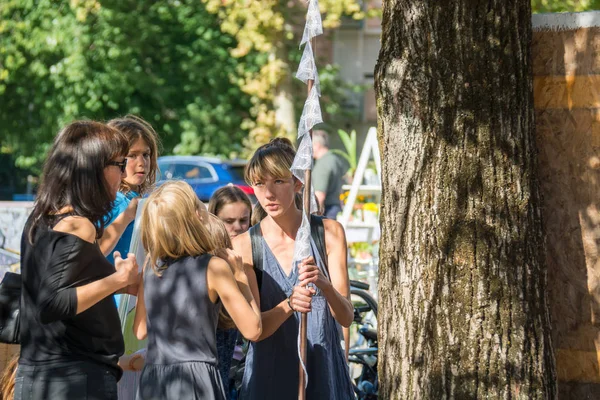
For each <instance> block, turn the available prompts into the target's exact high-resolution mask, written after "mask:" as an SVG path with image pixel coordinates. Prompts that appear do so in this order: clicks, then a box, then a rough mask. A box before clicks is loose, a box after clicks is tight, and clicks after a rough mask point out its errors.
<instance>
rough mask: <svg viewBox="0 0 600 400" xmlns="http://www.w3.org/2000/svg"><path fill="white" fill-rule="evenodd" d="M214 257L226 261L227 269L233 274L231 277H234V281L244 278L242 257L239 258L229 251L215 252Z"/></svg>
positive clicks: (220, 250)
mask: <svg viewBox="0 0 600 400" xmlns="http://www.w3.org/2000/svg"><path fill="white" fill-rule="evenodd" d="M215 255H217V256H218V257H221V258H222V259H224V260H225V261H227V263H228V264H229V268H231V272H233V276H234V277H236V279H237V278H238V277H241V276H244V277H245V276H246V271H245V270H244V262H243V261H242V257H240V256H239V255H238V254H237V253H236V252H235V251H233V250H231V249H219V250H217V251H216V252H215Z"/></svg>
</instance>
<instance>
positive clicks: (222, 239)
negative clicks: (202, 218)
mask: <svg viewBox="0 0 600 400" xmlns="http://www.w3.org/2000/svg"><path fill="white" fill-rule="evenodd" d="M208 231H209V232H210V236H211V237H212V238H213V240H214V243H215V249H214V250H213V251H211V252H210V253H211V254H212V255H215V256H219V254H218V253H219V250H224V249H233V245H232V244H231V238H230V237H229V233H227V228H225V224H224V223H223V221H221V219H220V218H219V217H217V216H216V215H214V214H208ZM217 326H218V327H219V329H232V328H235V322H233V319H231V317H230V316H229V314H228V313H227V310H225V308H223V307H221V310H220V311H219V323H218V324H217Z"/></svg>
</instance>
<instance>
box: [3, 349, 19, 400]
mask: <svg viewBox="0 0 600 400" xmlns="http://www.w3.org/2000/svg"><path fill="white" fill-rule="evenodd" d="M18 363H19V355H18V354H16V355H14V356H13V358H12V359H11V360H10V361H9V363H8V364H6V366H5V367H4V372H3V373H2V378H0V395H2V397H0V398H1V399H2V400H12V399H13V397H14V396H15V377H16V376H17V365H18Z"/></svg>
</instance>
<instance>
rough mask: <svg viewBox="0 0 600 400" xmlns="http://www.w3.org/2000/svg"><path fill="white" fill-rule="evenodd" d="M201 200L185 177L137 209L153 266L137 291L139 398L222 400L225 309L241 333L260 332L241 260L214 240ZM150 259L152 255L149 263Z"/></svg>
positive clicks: (252, 335) (252, 337)
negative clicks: (143, 347) (143, 348)
mask: <svg viewBox="0 0 600 400" xmlns="http://www.w3.org/2000/svg"><path fill="white" fill-rule="evenodd" d="M202 215H203V214H202V212H201V205H200V201H199V200H198V198H197V196H196V194H195V193H194V191H193V190H192V188H191V187H190V186H189V185H188V184H187V183H185V182H179V181H174V182H169V183H166V184H164V185H162V186H161V187H159V188H158V189H157V190H156V191H155V192H154V193H153V194H152V195H151V196H150V197H149V198H148V200H147V201H146V204H145V206H144V210H143V211H142V220H141V224H142V243H143V245H144V249H145V250H146V252H147V253H148V260H150V261H149V264H150V266H151V268H145V270H144V278H143V285H142V286H141V287H140V288H139V291H138V303H137V308H136V315H135V320H134V327H133V329H134V333H135V335H136V336H137V338H138V339H143V338H145V337H146V336H147V337H148V353H147V355H146V363H145V366H144V369H143V370H142V375H141V378H140V385H139V389H138V398H140V399H161V400H163V399H208V400H211V399H217V400H225V392H224V388H223V383H222V380H221V377H220V374H219V370H218V365H217V349H216V329H217V322H218V315H219V310H220V309H221V306H222V305H223V306H225V308H226V309H227V311H228V313H229V315H230V316H231V318H232V319H233V322H234V323H235V324H236V326H237V327H238V329H239V330H240V332H241V333H242V335H244V336H245V337H246V338H247V339H249V340H256V339H258V337H259V336H260V334H261V332H262V325H261V319H260V311H259V308H258V305H257V303H256V301H255V300H254V298H253V296H252V293H251V292H250V289H249V287H248V279H247V277H246V274H245V272H244V269H243V266H242V262H241V259H240V258H239V257H237V256H235V254H234V253H233V252H232V251H231V250H227V251H223V252H221V253H219V255H220V256H222V257H224V258H226V259H227V261H225V260H223V259H222V258H219V257H214V256H212V255H211V254H208V253H209V252H210V251H213V250H215V242H214V240H213V239H212V237H211V235H210V234H209V233H208V231H207V229H206V227H205V224H206V223H208V218H207V217H206V216H204V217H202ZM152 260H156V261H155V262H152Z"/></svg>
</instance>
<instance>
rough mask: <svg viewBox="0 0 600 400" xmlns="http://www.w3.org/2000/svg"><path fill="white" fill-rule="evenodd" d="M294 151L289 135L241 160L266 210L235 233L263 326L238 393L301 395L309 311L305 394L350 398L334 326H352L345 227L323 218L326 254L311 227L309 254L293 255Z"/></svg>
mask: <svg viewBox="0 0 600 400" xmlns="http://www.w3.org/2000/svg"><path fill="white" fill-rule="evenodd" d="M294 156H295V151H294V149H293V147H292V145H291V143H290V142H289V141H288V140H287V139H274V140H273V141H271V143H269V144H266V145H264V146H262V147H260V148H259V149H258V150H257V151H256V153H255V154H254V156H253V157H252V159H251V160H250V162H249V163H248V165H247V167H246V176H245V178H246V181H247V182H248V183H249V184H250V185H252V187H253V188H254V193H255V195H256V197H257V199H258V201H259V206H260V207H262V208H263V209H264V211H265V212H266V215H267V216H266V217H265V218H264V219H263V220H262V221H261V222H260V223H259V224H257V225H255V226H253V227H252V228H251V229H250V231H249V232H246V233H244V234H242V235H240V236H238V237H236V238H235V239H234V240H233V246H234V250H235V251H236V253H238V254H240V255H241V256H242V259H243V261H244V265H245V267H246V271H247V274H248V276H249V283H250V287H251V288H252V290H253V294H254V297H255V299H259V302H260V307H261V312H262V323H263V333H262V335H261V336H260V338H259V340H258V341H257V342H256V343H251V345H250V349H249V352H248V355H247V361H246V370H245V373H244V380H243V384H242V396H241V398H242V399H247V400H253V399H261V400H262V399H265V400H270V399H273V400H275V399H277V400H280V399H284V400H286V399H297V398H298V388H299V371H300V368H299V363H298V360H299V357H298V353H299V352H298V333H299V320H300V315H302V314H304V315H306V313H308V317H307V324H306V326H307V347H306V349H307V361H306V370H307V373H308V385H307V387H306V398H307V399H320V398H324V399H332V400H347V399H351V398H353V396H354V394H353V390H352V384H351V381H350V376H349V374H348V368H347V365H346V362H345V358H344V351H343V349H342V348H341V346H340V334H339V325H340V324H341V325H342V326H349V325H350V323H351V322H352V319H353V315H354V314H353V307H352V303H351V302H350V300H349V293H350V289H349V283H348V271H347V264H346V240H345V234H344V230H343V228H342V226H341V225H340V224H339V223H338V222H337V221H333V220H327V219H323V220H322V223H323V227H324V242H325V245H326V246H325V247H326V255H325V257H326V260H323V259H322V257H321V256H320V254H319V251H318V249H317V245H316V240H317V238H314V237H312V238H311V237H310V231H309V237H308V238H307V239H309V246H310V249H309V251H310V257H307V258H304V259H303V260H302V261H301V262H300V263H295V262H294V261H293V259H294V245H295V244H296V243H295V242H296V240H300V238H299V236H300V234H301V232H300V231H301V225H302V222H303V218H304V214H303V212H302V210H299V209H298V208H296V206H295V203H294V197H295V194H296V193H297V192H298V191H300V190H301V188H302V182H301V181H300V180H298V179H297V178H296V177H295V176H293V175H292V173H291V172H290V169H291V167H292V163H293V160H294ZM313 218H315V217H313ZM253 240H254V244H255V246H254V249H255V251H254V252H253V243H252V241H253ZM325 263H327V265H328V266H329V267H328V268H327V267H326V266H325ZM254 271H256V274H255V272H254ZM254 277H256V279H255V278H254ZM258 282H260V284H259V283H258Z"/></svg>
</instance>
